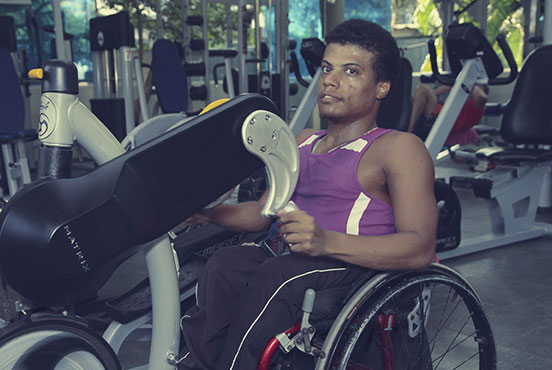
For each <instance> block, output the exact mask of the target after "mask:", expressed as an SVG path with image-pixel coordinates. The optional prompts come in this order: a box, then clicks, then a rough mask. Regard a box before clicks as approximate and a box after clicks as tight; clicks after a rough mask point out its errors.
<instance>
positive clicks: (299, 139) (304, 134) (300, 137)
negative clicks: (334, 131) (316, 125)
mask: <svg viewBox="0 0 552 370" xmlns="http://www.w3.org/2000/svg"><path fill="white" fill-rule="evenodd" d="M319 131H320V130H316V129H313V128H306V129H304V130H303V131H301V132H300V133H298V134H297V136H296V137H295V140H296V141H297V143H298V144H299V143H301V142H303V141H304V140H305V139H306V138H308V137H309V136H311V135H312V134H314V133H315V132H319Z"/></svg>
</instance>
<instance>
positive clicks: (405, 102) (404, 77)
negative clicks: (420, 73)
mask: <svg viewBox="0 0 552 370" xmlns="http://www.w3.org/2000/svg"><path fill="white" fill-rule="evenodd" d="M411 95H412V65H411V64H410V62H409V61H408V59H406V58H401V59H400V69H399V75H398V76H397V78H396V80H395V82H394V83H393V84H392V85H391V91H389V94H388V95H387V97H386V98H385V99H384V100H383V102H382V104H381V105H380V109H379V111H378V115H377V118H376V122H377V124H378V126H379V127H383V128H392V129H395V130H399V131H406V129H407V128H408V122H409V120H410V111H411V110H412V96H411Z"/></svg>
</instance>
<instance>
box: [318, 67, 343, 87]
mask: <svg viewBox="0 0 552 370" xmlns="http://www.w3.org/2000/svg"><path fill="white" fill-rule="evenodd" d="M322 83H323V85H324V86H325V87H326V86H334V87H337V86H339V79H338V78H337V74H336V73H335V71H330V72H329V73H327V74H326V75H324V76H323V78H322Z"/></svg>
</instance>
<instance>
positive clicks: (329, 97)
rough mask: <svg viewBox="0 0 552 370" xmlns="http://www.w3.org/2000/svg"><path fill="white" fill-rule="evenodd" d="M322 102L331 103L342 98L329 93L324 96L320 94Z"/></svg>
mask: <svg viewBox="0 0 552 370" xmlns="http://www.w3.org/2000/svg"><path fill="white" fill-rule="evenodd" d="M320 100H321V101H327V102H331V101H336V100H341V98H340V97H338V96H336V95H332V94H328V93H322V94H320Z"/></svg>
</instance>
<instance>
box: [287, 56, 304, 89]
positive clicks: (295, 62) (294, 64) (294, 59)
mask: <svg viewBox="0 0 552 370" xmlns="http://www.w3.org/2000/svg"><path fill="white" fill-rule="evenodd" d="M289 56H290V59H291V70H292V72H293V74H294V75H295V79H296V80H297V82H299V84H300V85H302V86H304V87H309V83H308V82H307V81H305V80H304V79H303V76H301V71H299V60H298V59H297V54H296V53H295V52H294V51H291V52H290V53H289Z"/></svg>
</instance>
